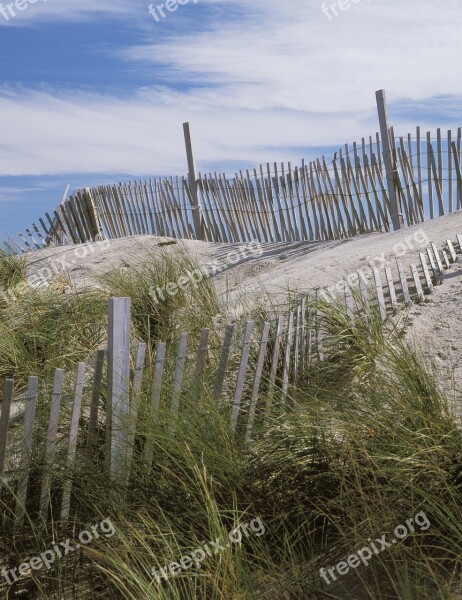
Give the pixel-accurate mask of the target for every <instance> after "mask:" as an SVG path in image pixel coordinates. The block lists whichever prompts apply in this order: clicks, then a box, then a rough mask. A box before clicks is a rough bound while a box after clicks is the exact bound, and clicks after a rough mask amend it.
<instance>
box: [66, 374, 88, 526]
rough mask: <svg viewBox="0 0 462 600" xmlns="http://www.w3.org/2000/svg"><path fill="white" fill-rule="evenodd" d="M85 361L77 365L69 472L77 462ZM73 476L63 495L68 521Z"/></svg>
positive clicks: (68, 458)
mask: <svg viewBox="0 0 462 600" xmlns="http://www.w3.org/2000/svg"><path fill="white" fill-rule="evenodd" d="M85 369H86V366H85V363H83V362H80V363H78V365H77V370H76V375H75V387H74V402H73V404H72V416H71V426H70V430H69V445H68V449H67V464H66V469H67V474H68V475H69V472H70V471H71V470H72V467H73V465H74V463H75V456H76V452H77V436H78V433H79V421H80V412H81V408H82V395H83V386H84V383H85ZM71 492H72V477H69V476H68V477H67V478H66V480H65V481H64V484H63V496H62V500H61V519H62V520H63V521H66V520H67V519H68V518H69V513H70V509H71Z"/></svg>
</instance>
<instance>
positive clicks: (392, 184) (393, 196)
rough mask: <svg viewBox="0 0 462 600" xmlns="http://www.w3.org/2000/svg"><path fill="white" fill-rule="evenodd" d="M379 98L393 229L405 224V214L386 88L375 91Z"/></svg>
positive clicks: (378, 104)
mask: <svg viewBox="0 0 462 600" xmlns="http://www.w3.org/2000/svg"><path fill="white" fill-rule="evenodd" d="M375 97H376V100H377V110H378V112H379V121H380V135H381V137H382V149H383V160H384V162H385V169H386V174H387V187H388V195H389V197H390V205H391V220H392V223H393V229H394V230H395V231H396V230H397V229H401V228H402V226H403V215H402V213H401V202H400V201H399V196H398V191H397V186H396V165H395V163H394V160H393V156H392V152H391V146H390V135H389V128H388V109H387V99H386V95H385V90H378V91H377V92H375Z"/></svg>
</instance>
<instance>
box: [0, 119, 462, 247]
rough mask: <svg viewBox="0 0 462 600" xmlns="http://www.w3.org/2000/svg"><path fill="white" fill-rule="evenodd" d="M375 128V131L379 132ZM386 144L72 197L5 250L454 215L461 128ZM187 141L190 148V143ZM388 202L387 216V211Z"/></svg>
mask: <svg viewBox="0 0 462 600" xmlns="http://www.w3.org/2000/svg"><path fill="white" fill-rule="evenodd" d="M386 131H387V129H386V128H385V130H384V133H385V134H386ZM388 133H389V136H388V138H389V139H388V140H387V143H386V144H383V142H382V140H383V139H384V138H383V135H382V136H381V135H380V134H379V133H376V134H375V136H373V137H372V136H370V137H369V138H368V139H366V138H362V140H361V143H353V144H352V146H350V145H348V144H345V146H344V147H343V148H340V149H339V151H338V152H336V153H335V155H334V158H333V159H332V160H331V161H329V162H328V161H327V160H326V157H325V156H322V157H321V158H319V159H317V160H312V161H310V162H309V163H305V161H302V162H301V164H300V165H298V166H293V165H292V164H291V163H288V164H284V163H281V164H277V163H273V164H270V163H267V164H266V165H260V166H259V167H258V169H257V168H255V169H253V170H252V171H251V170H249V169H247V170H245V171H242V170H241V171H239V172H238V173H236V174H235V176H234V177H233V178H228V177H227V176H226V175H225V174H222V173H217V172H215V173H209V174H208V175H207V174H205V175H202V174H200V173H198V174H196V173H195V170H194V169H195V167H194V160H193V157H192V155H191V152H192V150H191V148H190V146H188V148H189V151H188V161H189V167H190V169H191V170H192V176H191V172H190V176H188V177H184V176H182V177H160V178H151V179H146V180H143V181H132V182H128V183H119V184H114V185H105V186H98V187H94V188H85V189H82V190H79V191H76V192H75V193H74V194H72V195H71V196H70V197H69V198H67V199H66V200H65V201H63V202H62V203H61V204H60V205H59V206H58V207H57V208H56V210H55V211H54V212H53V214H51V215H50V214H49V213H45V218H44V219H39V221H38V223H37V224H36V223H33V224H32V226H31V227H30V228H27V229H26V232H25V234H19V239H17V240H10V242H9V247H10V249H12V250H13V251H14V252H27V251H30V250H33V249H38V248H43V247H47V246H50V245H63V244H64V245H65V244H71V245H72V244H79V243H84V242H91V241H95V240H100V239H115V238H121V237H127V236H138V235H155V236H166V237H172V238H177V239H199V240H205V241H210V242H222V243H240V242H249V241H252V240H255V241H259V242H289V241H298V240H310V241H313V240H336V239H343V238H346V237H351V236H354V235H358V234H362V233H366V232H371V231H378V232H387V231H390V230H391V229H396V228H397V227H400V226H410V225H414V224H416V223H421V222H423V221H425V220H428V219H433V218H435V217H438V216H442V215H445V214H449V213H452V212H454V211H456V210H460V209H461V208H462V167H461V140H462V128H458V130H457V132H456V133H454V132H451V131H447V133H446V135H443V133H442V131H441V129H438V130H437V132H436V136H432V133H431V132H427V133H426V135H425V136H423V135H422V132H421V129H420V127H417V129H416V132H415V134H408V135H407V136H405V137H396V136H395V133H394V130H393V127H390V128H389V129H388ZM187 140H188V141H189V144H190V136H189V134H188V136H187ZM395 202H396V204H397V207H396V211H397V212H396V214H393V211H394V208H393V205H394V203H395Z"/></svg>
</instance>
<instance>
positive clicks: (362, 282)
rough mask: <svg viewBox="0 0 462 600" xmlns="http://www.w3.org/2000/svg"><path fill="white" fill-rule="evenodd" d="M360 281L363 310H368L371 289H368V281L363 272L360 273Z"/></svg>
mask: <svg viewBox="0 0 462 600" xmlns="http://www.w3.org/2000/svg"><path fill="white" fill-rule="evenodd" d="M358 281H359V295H360V296H361V302H362V303H363V308H365V309H367V308H368V307H369V288H368V284H367V280H366V278H365V277H364V274H363V273H362V272H361V271H359V272H358Z"/></svg>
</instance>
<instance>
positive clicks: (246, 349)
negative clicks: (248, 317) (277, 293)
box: [231, 321, 254, 431]
mask: <svg viewBox="0 0 462 600" xmlns="http://www.w3.org/2000/svg"><path fill="white" fill-rule="evenodd" d="M253 329H254V322H253V321H247V323H246V325H245V331H244V340H243V343H242V354H241V362H240V365H239V372H238V375H237V382H236V389H235V392H234V399H233V405H232V410H231V430H232V431H236V427H237V420H238V417H239V412H240V409H241V402H242V394H243V392H244V384H245V376H246V373H247V366H248V363H249V356H250V345H251V342H252V333H253Z"/></svg>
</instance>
